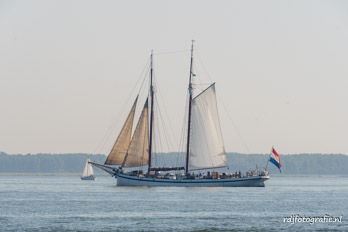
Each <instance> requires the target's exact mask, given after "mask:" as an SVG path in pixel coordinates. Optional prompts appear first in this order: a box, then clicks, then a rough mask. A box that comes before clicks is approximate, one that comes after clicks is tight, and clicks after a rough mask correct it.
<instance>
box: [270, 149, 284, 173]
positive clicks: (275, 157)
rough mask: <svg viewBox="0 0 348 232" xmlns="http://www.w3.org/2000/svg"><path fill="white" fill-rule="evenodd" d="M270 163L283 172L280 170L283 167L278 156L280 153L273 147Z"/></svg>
mask: <svg viewBox="0 0 348 232" xmlns="http://www.w3.org/2000/svg"><path fill="white" fill-rule="evenodd" d="M269 161H270V162H271V163H272V164H274V165H275V166H277V168H279V171H280V172H282V171H281V170H280V168H281V167H282V164H281V163H280V157H279V155H278V152H277V151H276V150H275V149H274V148H273V147H272V151H271V155H270V157H269Z"/></svg>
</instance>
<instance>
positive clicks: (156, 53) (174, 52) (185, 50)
mask: <svg viewBox="0 0 348 232" xmlns="http://www.w3.org/2000/svg"><path fill="white" fill-rule="evenodd" d="M190 51H191V50H189V49H184V50H176V51H164V52H155V53H154V55H169V54H177V53H184V52H190Z"/></svg>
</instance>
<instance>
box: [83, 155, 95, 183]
mask: <svg viewBox="0 0 348 232" xmlns="http://www.w3.org/2000/svg"><path fill="white" fill-rule="evenodd" d="M95 178H96V177H95V176H94V171H93V167H92V164H90V160H89V159H87V161H86V164H85V168H84V169H83V172H82V176H81V180H95Z"/></svg>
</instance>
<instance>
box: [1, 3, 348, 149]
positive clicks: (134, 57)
mask: <svg viewBox="0 0 348 232" xmlns="http://www.w3.org/2000/svg"><path fill="white" fill-rule="evenodd" d="M347 12H348V2H347V1H343V0H342V1H335V0H330V1H329V0H327V1H320V0H317V1H306V0H298V1H294V0H291V1H279V0H274V1H259V0H255V1H252V0H250V1H245V0H243V1H242V0H241V1H202V0H199V1H164V0H158V1H129V0H127V1H86V0H81V1H77V0H76V1H10V0H9V1H4V0H1V1H0V93H1V97H0V107H1V112H0V151H4V152H8V153H37V152H52V153H53V152H88V153H90V152H108V151H109V150H110V148H111V143H112V142H113V140H114V138H115V136H117V133H118V131H119V129H120V127H121V126H122V123H123V120H124V117H125V116H126V114H127V113H128V112H127V111H128V110H129V108H130V106H131V100H132V96H134V95H130V94H131V92H132V91H131V88H133V86H134V85H135V83H136V81H137V80H138V78H139V76H140V74H141V72H142V70H143V68H144V66H145V64H146V62H147V61H148V56H149V53H150V50H151V49H154V50H155V52H156V51H157V52H166V51H178V50H185V49H189V47H190V41H191V39H195V40H196V46H197V59H196V64H197V72H198V74H200V75H201V76H204V75H205V76H210V77H211V79H212V80H214V81H216V82H217V84H216V89H217V94H218V101H219V110H220V115H221V118H222V122H221V123H222V127H223V135H224V140H225V144H226V149H227V150H228V151H237V152H263V153H266V152H269V150H270V147H271V146H272V145H274V146H275V147H276V148H278V150H279V151H280V152H281V153H300V152H306V153H311V152H323V153H348V142H347V138H348V107H347V100H348V65H347V61H348V13H347ZM198 57H199V60H201V61H202V63H203V65H201V67H205V69H206V70H207V71H205V69H202V68H201V69H199V68H198V67H199V64H200V63H199V60H198ZM188 68H189V53H188V52H179V53H174V54H162V55H157V56H155V75H156V79H157V82H158V86H157V88H158V89H159V91H160V93H161V99H160V103H161V102H162V103H163V102H164V103H166V105H165V110H166V112H167V114H168V115H169V117H168V120H169V121H170V122H168V123H169V124H170V127H171V128H173V130H172V131H173V132H172V134H171V136H172V137H173V138H174V144H178V143H179V137H180V136H179V135H180V128H181V127H182V119H183V114H184V106H185V97H186V95H185V94H186V88H187V81H188V80H187V77H188ZM208 74H209V75H208ZM129 96H131V97H129ZM104 140H105V141H104Z"/></svg>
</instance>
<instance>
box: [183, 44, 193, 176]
mask: <svg viewBox="0 0 348 232" xmlns="http://www.w3.org/2000/svg"><path fill="white" fill-rule="evenodd" d="M193 43H194V40H192V44H191V61H190V75H189V86H188V91H189V105H188V120H187V144H186V162H185V173H186V174H187V173H188V167H189V157H190V136H191V113H192V94H193V93H192V92H193V91H192V90H193V89H192V74H193V73H192V69H193Z"/></svg>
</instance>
